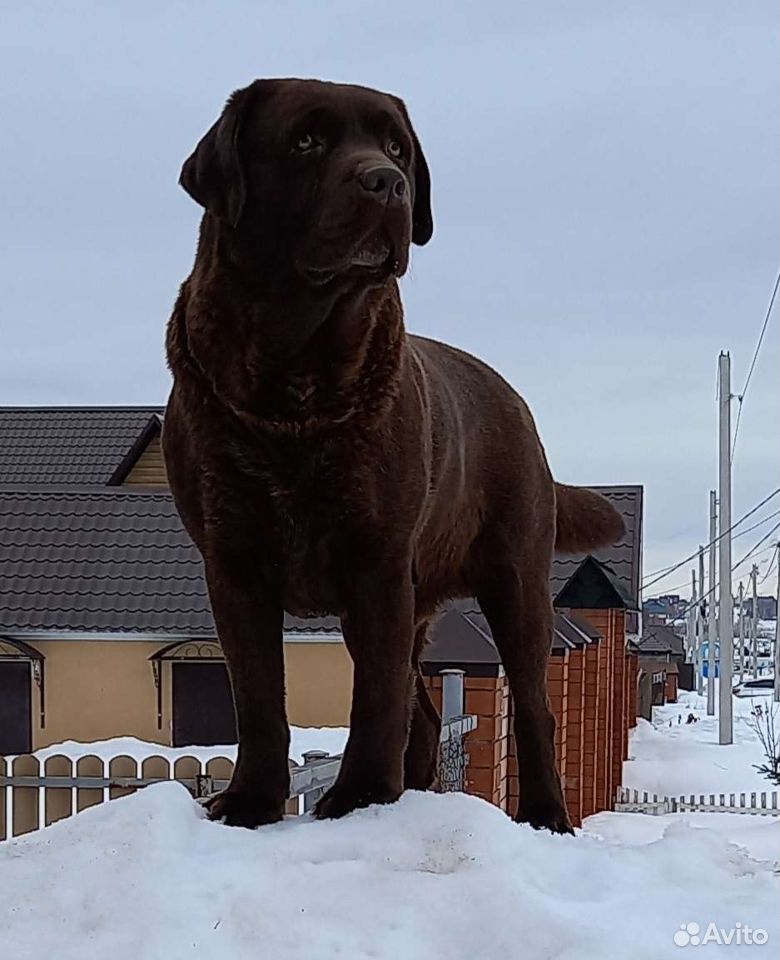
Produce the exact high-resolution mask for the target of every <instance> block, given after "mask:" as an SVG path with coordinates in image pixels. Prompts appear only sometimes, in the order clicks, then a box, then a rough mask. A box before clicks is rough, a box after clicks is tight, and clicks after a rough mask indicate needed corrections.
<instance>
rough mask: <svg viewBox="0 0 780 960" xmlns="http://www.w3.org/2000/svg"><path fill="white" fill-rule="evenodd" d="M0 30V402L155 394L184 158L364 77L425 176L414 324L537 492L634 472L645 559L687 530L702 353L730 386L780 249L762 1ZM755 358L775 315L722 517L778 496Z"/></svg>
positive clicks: (708, 416)
mask: <svg viewBox="0 0 780 960" xmlns="http://www.w3.org/2000/svg"><path fill="white" fill-rule="evenodd" d="M0 14H1V16H0V21H1V24H2V25H1V27H0V81H1V82H2V91H3V96H2V101H3V106H2V116H3V121H2V134H3V136H2V140H3V149H2V154H0V172H1V173H2V176H0V210H1V211H2V232H1V233H0V244H1V245H2V248H1V250H0V281H1V282H2V340H0V403H5V404H90V403H111V404H119V403H136V404H148V403H162V402H163V401H164V400H165V397H166V395H167V391H168V386H169V380H168V375H167V372H166V369H165V365H164V361H163V330H164V325H165V322H166V319H167V316H168V314H169V312H170V308H171V304H172V302H173V299H174V297H175V294H176V291H177V288H178V285H179V283H180V282H181V280H182V279H183V278H184V277H185V276H186V274H187V273H188V271H189V268H190V266H191V263H192V257H193V252H194V246H195V236H196V230H197V224H198V219H199V216H200V209H199V208H198V207H197V206H196V205H195V204H194V203H193V201H192V200H191V199H190V198H189V197H188V196H186V195H185V194H184V192H183V191H182V190H180V188H179V187H178V186H177V183H176V181H177V178H178V174H179V168H180V166H181V163H182V161H183V160H184V158H185V157H186V156H187V155H188V154H189V152H190V151H191V149H192V147H193V146H194V144H195V142H196V141H197V140H198V139H199V137H200V136H201V134H202V133H203V132H204V131H205V130H206V129H207V127H208V126H209V125H210V124H211V123H212V121H213V120H214V119H215V117H216V116H217V114H218V113H219V111H220V109H221V107H222V104H223V102H224V100H225V98H226V96H227V95H228V93H229V92H230V91H231V90H233V89H234V88H236V87H239V86H244V85H245V84H246V83H248V82H249V81H251V80H252V79H253V78H255V77H258V76H295V75H297V76H312V77H321V78H325V79H333V80H341V81H349V82H356V83H362V84H367V85H370V86H376V87H379V88H381V89H386V90H389V91H392V92H394V93H397V94H399V95H400V96H402V97H403V98H404V99H405V100H406V102H407V104H408V106H409V109H410V112H411V116H412V119H413V121H414V123H415V126H416V128H417V131H418V134H419V136H420V139H421V141H422V143H423V146H424V149H425V151H426V154H427V157H428V161H429V164H430V167H431V171H432V177H433V200H434V216H435V221H436V232H435V235H434V238H433V241H432V242H431V243H430V244H429V245H428V246H427V247H425V248H423V249H420V250H416V251H415V253H414V257H413V263H412V269H411V272H410V274H409V275H408V276H407V277H406V278H405V279H404V281H403V294H404V299H405V303H406V311H407V324H408V327H409V328H410V329H411V330H413V331H416V332H420V333H425V334H427V335H429V336H434V337H437V338H440V339H442V340H447V341H449V342H451V343H455V344H457V345H459V346H461V347H464V348H465V349H467V350H470V351H472V352H473V353H476V354H478V355H479V356H481V357H482V358H484V359H485V360H487V361H488V362H489V363H491V364H493V365H494V366H495V367H496V368H497V369H498V370H500V371H501V373H503V374H504V376H505V377H507V379H508V380H510V381H511V383H512V384H513V385H514V386H515V387H516V388H517V389H518V390H519V391H520V392H521V393H522V394H523V395H524V396H525V397H526V399H527V400H528V401H529V403H530V404H531V407H532V409H533V411H534V414H535V416H536V418H537V422H538V425H539V428H540V431H541V435H542V438H543V440H544V442H545V445H546V448H547V452H548V455H549V458H550V461H551V463H552V466H553V469H554V472H555V474H556V476H557V477H558V478H559V479H561V480H565V481H569V482H574V483H642V484H644V486H645V490H646V513H645V518H646V526H645V543H646V551H645V570H646V571H652V570H653V569H655V568H656V567H660V566H663V565H665V564H668V563H672V562H673V561H675V560H677V559H680V558H682V557H683V556H684V555H685V554H686V553H688V552H690V551H691V550H692V549H695V547H696V545H697V544H698V543H699V542H704V541H705V540H706V539H707V536H706V527H707V491H708V490H709V488H710V487H711V486H714V485H715V470H716V462H715V451H716V405H715V375H716V366H717V354H718V351H719V350H721V349H729V350H730V351H731V353H732V357H733V366H734V384H733V386H734V392H735V393H737V392H739V391H740V390H741V387H742V383H743V381H744V378H745V375H746V372H747V368H748V365H749V362H750V358H751V355H752V352H753V348H754V345H755V341H756V338H757V335H758V331H759V328H760V325H761V322H762V320H763V317H764V314H765V311H766V307H767V304H768V300H769V295H770V293H771V289H772V286H773V284H774V280H775V277H776V275H777V271H778V266H779V260H780V256H779V244H778V169H779V168H780V164H779V161H780V157H778V136H777V120H778V109H777V107H778V104H777V92H778V85H777V62H778V52H779V44H778V19H777V10H776V4H775V3H774V2H770V0H740V2H738V3H737V2H734V0H727V2H722V0H686V2H684V3H681V2H680V0H654V2H652V3H648V2H641V3H636V2H629V0H616V2H605V0H591V2H589V3H582V2H581V0H569V2H565V3H564V2H555V0H534V2H517V0H514V2H489V3H480V4H478V3H473V2H472V3H453V2H450V3H441V4H435V3H424V2H422V0H416V2H406V0H395V2H393V3H384V4H380V3H376V2H375V3H358V2H338V0H336V2H328V3H316V4H315V3H305V2H300V3H294V4H293V3H290V2H278V3H272V2H258V0H253V2H239V0H225V2H223V3H219V4H216V3H205V2H200V3H199V2H192V0H188V2H173V0H161V2H154V3H152V2H135V3H129V2H126V3H119V2H114V3H110V4H106V3H94V2H88V0H79V2H78V3H70V4H59V3H54V2H49V3H35V2H31V0H26V2H25V3H19V2H17V0H14V2H12V3H9V2H2V3H0ZM778 370H779V368H778V319H777V315H775V316H774V317H773V320H772V323H771V326H770V328H769V332H768V336H767V342H766V343H765V344H764V348H763V350H762V352H761V355H760V358H759V362H758V366H757V368H756V371H755V374H754V378H753V381H752V384H751V387H750V391H749V394H748V397H747V400H746V401H745V408H744V412H743V418H742V425H741V428H740V435H739V444H738V447H737V453H736V460H735V480H734V516H735V518H736V517H737V516H739V515H741V513H743V512H745V511H746V510H747V509H749V508H750V507H751V506H752V505H753V504H754V503H756V502H758V500H760V499H761V498H762V497H763V496H765V495H766V494H767V493H769V492H770V491H771V490H772V489H774V487H775V486H777V485H778V477H780V455H779V450H778V448H779V447H780V444H779V443H778V440H779V439H780V416H779V413H780V411H779V410H778ZM735 412H736V411H735ZM778 500H780V498H776V499H775V501H774V502H773V503H772V504H770V506H769V507H767V508H766V509H765V510H764V511H763V512H762V514H759V516H762V515H763V514H766V513H769V512H771V511H772V510H776V509H778V507H780V502H778ZM771 525H772V524H769V525H767V526H764V527H762V528H760V529H758V530H756V531H755V532H754V533H751V534H748V535H746V536H745V537H743V538H742V539H741V540H739V541H737V542H736V543H735V546H734V551H735V559H736V558H738V557H740V556H741V555H742V554H743V553H744V552H745V551H746V550H747V549H748V548H749V547H750V546H751V545H752V543H753V542H754V541H755V540H757V539H758V538H759V537H760V536H761V535H762V534H763V533H764V532H765V531H766V530H769V529H770V528H771ZM743 548H744V549H743ZM769 557H770V554H769V552H764V553H761V554H760V555H759V556H758V559H759V560H761V561H762V562H763V564H764V565H763V566H762V570H763V569H765V564H766V563H768V561H769ZM687 576H688V573H687V570H683V571H682V572H681V573H679V572H678V573H677V574H676V575H674V576H673V577H671V578H669V579H668V580H667V581H665V582H663V583H661V584H659V588H662V587H664V586H668V587H676V586H678V585H680V583H681V582H684V581H685V580H686V579H687ZM765 586H766V587H770V582H769V581H768V582H767V584H766V585H765ZM653 592H654V591H653Z"/></svg>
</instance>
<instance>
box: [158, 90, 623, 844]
mask: <svg viewBox="0 0 780 960" xmlns="http://www.w3.org/2000/svg"><path fill="white" fill-rule="evenodd" d="M181 185H182V186H183V187H184V189H185V190H186V191H187V193H189V194H190V196H192V197H193V198H194V199H195V200H196V201H197V202H198V203H199V204H200V205H201V206H202V207H204V209H205V214H204V216H203V219H202V221H201V226H200V239H199V241H198V250H197V255H196V258H195V265H194V267H193V270H192V273H191V274H190V276H189V277H188V278H187V280H186V281H185V282H184V284H183V286H182V288H181V292H180V294H179V297H178V300H177V302H176V306H175V308H174V311H173V315H172V317H171V320H170V323H169V326H168V335H167V351H168V361H169V364H170V367H171V371H172V373H173V378H174V385H173V391H172V393H171V397H170V401H169V403H168V410H167V414H166V417H165V431H164V447H165V457H166V463H167V467H168V475H169V477H170V484H171V489H172V490H173V495H174V497H175V500H176V504H177V507H178V509H179V512H180V514H181V517H182V520H183V522H184V524H185V526H186V528H187V530H188V531H189V533H190V535H191V536H192V539H193V540H194V542H195V543H196V545H197V547H198V549H199V550H200V552H201V554H202V556H203V561H204V565H205V571H206V579H207V583H208V589H209V595H210V598H211V604H212V609H213V613H214V619H215V621H216V625H217V631H218V634H219V639H220V642H221V644H222V649H223V650H224V654H225V659H226V661H227V665H228V669H229V672H230V678H231V682H232V688H233V696H234V700H235V707H236V716H237V724H238V737H239V748H238V760H237V764H236V768H235V772H234V774H233V779H232V781H231V783H230V785H229V786H228V788H227V789H226V790H225V791H224V792H223V793H221V794H218V795H217V796H216V797H215V798H213V799H212V801H211V804H210V816H211V817H213V818H215V819H222V818H224V820H225V822H226V823H228V824H237V825H241V826H245V827H255V826H257V825H258V824H263V823H270V822H272V821H275V820H278V819H279V818H280V817H281V816H282V813H283V809H284V803H285V799H286V797H287V793H288V788H289V777H288V766H287V750H288V744H289V730H288V725H287V719H286V715H285V702H284V698H285V693H284V659H283V642H282V619H283V611H285V610H287V611H289V612H290V613H292V614H295V615H297V616H302V617H305V616H308V615H315V614H337V615H338V616H340V617H341V621H342V626H343V633H344V640H345V642H346V645H347V648H348V650H349V653H350V655H351V657H352V659H353V661H354V690H353V699H352V713H351V721H350V735H349V742H348V744H347V747H346V751H345V753H344V760H343V763H342V765H341V771H340V773H339V776H338V779H337V781H336V783H335V784H334V785H333V787H331V789H330V790H329V791H328V792H327V793H326V794H325V796H323V797H322V799H321V800H320V802H319V804H318V806H317V810H316V813H317V815H318V816H319V817H340V816H342V815H343V814H346V813H349V812H350V811H351V810H355V809H356V808H357V807H364V806H366V805H368V804H371V803H388V802H392V801H394V800H395V799H397V797H398V796H399V795H400V794H401V792H402V791H403V790H404V788H414V789H426V788H428V787H429V786H430V785H431V783H432V781H433V779H434V775H435V767H436V751H437V744H438V738H439V718H438V716H437V714H436V711H435V709H434V707H433V705H432V704H431V701H430V699H429V697H428V694H427V692H426V690H425V687H424V686H423V684H422V681H421V679H420V676H419V672H418V668H417V664H418V658H419V656H420V650H421V647H422V646H423V644H424V641H425V630H426V626H427V624H428V623H429V621H430V620H431V618H432V617H433V616H434V615H435V613H436V610H437V608H438V607H439V605H440V604H441V603H442V601H444V600H446V599H448V598H452V597H463V596H475V597H476V598H477V599H478V600H479V603H480V605H481V607H482V610H483V611H484V613H485V616H486V617H487V619H488V621H489V623H490V627H491V630H492V633H493V637H494V639H495V642H496V645H497V646H498V649H499V651H500V653H501V657H502V660H503V662H504V666H505V669H506V673H507V676H508V678H509V683H510V686H511V690H512V695H513V697H514V704H515V718H516V720H515V723H516V737H517V749H518V754H519V763H520V771H521V778H522V785H523V789H522V801H521V804H520V809H519V810H518V811H517V819H518V820H522V821H527V822H528V823H531V824H532V825H533V826H535V827H547V828H549V829H550V830H554V831H561V832H562V831H569V830H570V829H571V827H570V824H569V819H568V816H567V813H566V806H565V803H564V799H563V795H562V791H561V786H560V783H559V779H558V775H557V773H556V767H555V755H554V746H553V732H554V720H553V717H552V714H551V712H550V709H549V706H548V702H547V695H546V683H545V673H546V666H547V658H548V651H549V648H550V640H551V622H552V608H551V601H550V588H549V583H548V575H549V571H550V561H551V557H552V553H553V548H554V546H555V547H557V548H558V549H559V550H562V551H575V550H576V551H579V550H586V549H592V548H594V547H596V546H599V545H603V544H607V543H611V542H613V541H614V540H616V539H617V538H618V537H619V536H620V534H621V531H622V522H621V520H620V517H619V516H618V515H617V513H616V512H615V511H614V510H613V508H612V507H611V506H610V504H609V503H608V502H607V501H606V500H604V499H603V498H602V497H600V496H598V495H597V494H595V493H592V492H590V491H587V490H584V489H577V488H572V487H567V486H562V485H560V484H555V483H554V482H553V480H552V477H551V476H550V470H549V467H548V465H547V460H546V459H545V454H544V450H543V448H542V444H541V443H540V441H539V437H538V435H537V433H536V429H535V427H534V422H533V420H532V418H531V414H530V413H529V411H528V408H527V407H526V405H525V403H524V402H523V401H522V400H521V398H520V397H519V396H518V395H517V394H516V393H515V391H514V390H513V389H512V388H511V387H510V386H509V384H507V383H506V382H505V381H504V380H503V379H502V378H501V377H500V376H499V375H498V374H497V373H495V372H494V371H493V370H491V369H490V368H489V367H487V366H485V364H484V363H481V362H480V361H479V360H477V359H475V358H474V357H472V356H469V355H468V354H466V353H463V352H462V351H461V350H457V349H455V348H454V347H450V346H447V345H445V344H443V343H437V342H436V341H434V340H428V339H425V338H423V337H416V336H411V335H410V334H408V333H407V332H406V330H405V328H404V320H403V311H402V308H401V301H400V298H399V292H398V283H397V279H398V278H399V277H401V276H402V275H403V274H404V272H405V271H406V268H407V264H408V262H409V249H410V245H411V244H412V243H416V244H425V243H427V242H428V241H429V240H430V238H431V234H432V232H433V222H432V216H431V183H430V175H429V172H428V165H427V163H426V161H425V156H424V154H423V151H422V149H421V147H420V143H419V141H418V139H417V136H416V135H415V132H414V130H413V129H412V125H411V123H410V121H409V116H408V114H407V112H406V108H405V106H404V104H403V103H402V102H401V100H399V99H398V98H397V97H394V96H390V95H388V94H384V93H379V92H377V91H375V90H370V89H366V88H364V87H358V86H346V85H341V84H333V83H322V82H319V81H315V80H257V81H255V82H254V83H252V84H251V85H250V86H248V87H246V88H245V89H243V90H238V91H237V92H236V93H234V94H233V95H232V96H231V97H230V99H229V101H228V103H227V106H226V107H225V109H224V111H223V112H222V115H221V116H220V118H219V119H218V120H217V122H216V123H215V124H214V125H213V126H212V127H211V129H210V130H209V131H208V133H206V135H205V136H204V137H203V139H202V140H201V141H200V143H199V144H198V146H197V148H196V150H195V152H194V153H193V154H192V156H191V157H190V158H189V159H188V160H187V161H186V163H185V164H184V167H183V169H182V172H181Z"/></svg>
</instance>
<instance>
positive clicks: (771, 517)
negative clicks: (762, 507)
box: [647, 510, 780, 600]
mask: <svg viewBox="0 0 780 960" xmlns="http://www.w3.org/2000/svg"><path fill="white" fill-rule="evenodd" d="M775 517H780V510H775V512H774V513H769V514H767V515H766V516H765V517H764V518H763V520H759V521H758V523H754V524H753V525H752V526H750V527H746V528H745V529H744V530H740V531H739V533H737V534H736V535H735V536H734V537H732V539H733V540H738V539H739V538H740V537H744V536H746V535H747V534H748V533H752V532H753V531H754V530H757V529H758V528H759V527H763V525H764V524H765V523H766V522H767V521H768V520H774V518H775ZM713 542H714V541H713ZM692 559H694V558H692ZM773 562H774V561H773ZM669 572H670V573H671V572H672V571H671V570H670V571H669ZM658 579H659V580H663V579H665V577H659V578H658ZM657 582H658V581H656V583H657ZM761 582H762V583H763V582H764V581H763V580H762V581H761ZM689 583H690V581H688V580H685V581H683V582H682V583H676V584H675V585H674V586H672V587H664V592H665V593H671V592H672V591H673V590H682V588H683V587H687V586H689ZM647 599H648V600H652V599H653V598H652V597H648V598H647Z"/></svg>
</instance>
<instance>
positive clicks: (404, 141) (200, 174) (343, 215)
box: [180, 80, 433, 286]
mask: <svg viewBox="0 0 780 960" xmlns="http://www.w3.org/2000/svg"><path fill="white" fill-rule="evenodd" d="M180 182H181V185H182V186H183V187H184V189H185V190H186V191H187V193H189V194H190V196H191V197H193V198H194V199H195V200H197V202H198V203H199V204H201V205H202V206H203V207H205V209H206V210H207V211H208V212H209V213H210V214H212V215H213V216H214V217H216V218H217V219H218V220H219V221H221V223H222V224H224V225H226V227H227V228H229V229H230V230H233V231H235V235H236V237H237V238H238V240H239V242H243V243H245V244H246V246H247V248H248V249H250V250H256V251H258V252H260V251H262V252H263V253H264V254H266V255H267V254H272V259H273V262H275V263H277V264H283V265H284V266H285V267H289V268H291V269H293V270H294V271H295V273H296V274H297V275H298V276H300V277H301V278H303V279H304V280H305V281H306V282H307V283H308V284H311V285H313V286H318V285H319V286H326V285H327V286H331V285H334V284H339V283H344V282H358V283H361V282H365V283H367V284H371V283H379V282H383V281H384V280H385V279H387V278H388V277H389V276H391V275H393V274H395V275H396V276H401V275H402V274H403V273H404V272H405V270H406V268H407V265H408V262H409V245H410V243H417V244H424V243H427V242H428V240H429V239H430V237H431V234H432V232H433V220H432V215H431V185H430V176H429V173H428V166H427V164H426V162H425V157H424V155H423V152H422V149H421V148H420V143H419V141H418V139H417V136H416V135H415V132H414V130H413V129H412V125H411V123H410V121H409V116H408V114H407V112H406V107H405V106H404V104H403V102H402V101H401V100H399V99H398V98H397V97H393V96H390V95H389V94H385V93H380V92H378V91H376V90H371V89H368V88H366V87H357V86H348V85H343V84H334V83H323V82H321V81H318V80H256V81H255V82H254V83H252V84H251V85H250V86H248V87H245V88H244V89H243V90H237V91H236V92H235V93H234V94H233V95H232V96H231V97H230V99H229V100H228V103H227V105H226V107H225V109H224V110H223V112H222V115H221V116H220V118H219V119H218V120H217V122H216V123H215V124H214V125H213V126H212V127H211V129H210V130H209V131H208V133H206V135H205V136H204V137H203V139H202V140H201V141H200V143H199V144H198V146H197V147H196V149H195V152H194V153H193V154H192V156H190V157H189V159H188V160H187V161H186V162H185V164H184V166H183V168H182V172H181V178H180Z"/></svg>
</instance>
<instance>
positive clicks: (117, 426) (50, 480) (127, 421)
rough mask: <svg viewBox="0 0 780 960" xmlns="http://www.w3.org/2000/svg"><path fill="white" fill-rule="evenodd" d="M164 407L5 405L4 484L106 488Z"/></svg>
mask: <svg viewBox="0 0 780 960" xmlns="http://www.w3.org/2000/svg"><path fill="white" fill-rule="evenodd" d="M162 413H163V409H162V408H161V407H0V484H36V485H43V484H47V485H48V484H53V485H59V484H82V485H92V484H94V485H96V486H104V485H105V484H107V483H109V481H110V480H111V477H112V475H113V473H114V471H115V470H116V468H117V466H118V465H119V464H120V463H121V461H122V459H123V458H124V457H125V456H126V454H127V452H128V451H129V450H130V449H131V447H132V446H133V443H134V442H135V441H136V440H137V439H138V437H139V436H140V435H141V433H142V431H143V430H144V428H145V427H146V426H147V424H148V423H149V421H150V420H151V419H152V418H157V417H161V416H162Z"/></svg>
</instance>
